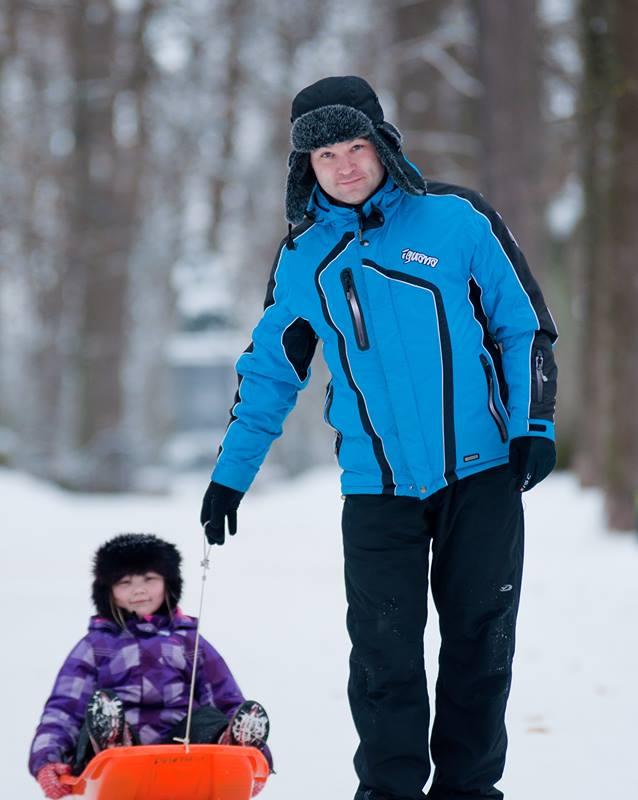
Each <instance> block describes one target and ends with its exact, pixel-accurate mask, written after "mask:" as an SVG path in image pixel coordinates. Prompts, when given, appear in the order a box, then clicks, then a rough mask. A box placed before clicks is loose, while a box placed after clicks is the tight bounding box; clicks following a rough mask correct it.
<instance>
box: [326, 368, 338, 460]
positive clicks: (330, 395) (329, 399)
mask: <svg viewBox="0 0 638 800" xmlns="http://www.w3.org/2000/svg"><path fill="white" fill-rule="evenodd" d="M333 396H334V387H333V385H332V382H330V383H329V384H328V388H327V389H326V402H325V403H324V406H323V418H324V420H325V421H326V422H327V423H328V425H330V427H331V428H332V429H333V430H334V432H335V443H334V453H335V455H336V456H338V455H339V449H340V447H341V440H342V439H343V436H342V435H341V432H340V431H338V430H337V429H336V428H335V426H334V425H333V424H332V422H331V421H330V409H331V408H332V399H333Z"/></svg>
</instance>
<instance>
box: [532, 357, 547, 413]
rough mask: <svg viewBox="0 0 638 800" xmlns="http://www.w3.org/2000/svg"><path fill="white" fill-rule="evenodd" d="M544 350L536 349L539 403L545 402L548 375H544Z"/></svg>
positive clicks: (537, 395)
mask: <svg viewBox="0 0 638 800" xmlns="http://www.w3.org/2000/svg"><path fill="white" fill-rule="evenodd" d="M543 361H544V359H543V352H542V350H537V351H536V358H535V363H536V399H537V400H538V402H539V403H542V402H543V388H544V387H543V384H544V383H547V376H546V375H543Z"/></svg>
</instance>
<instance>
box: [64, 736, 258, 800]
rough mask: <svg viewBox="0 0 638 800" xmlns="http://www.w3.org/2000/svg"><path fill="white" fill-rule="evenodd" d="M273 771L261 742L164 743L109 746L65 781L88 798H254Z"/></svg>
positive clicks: (130, 799)
mask: <svg viewBox="0 0 638 800" xmlns="http://www.w3.org/2000/svg"><path fill="white" fill-rule="evenodd" d="M268 774H269V768H268V762H267V761H266V759H265V758H264V756H263V754H262V753H261V752H260V751H259V750H257V748H255V747H237V746H235V747H232V746H229V745H219V744H193V745H190V746H189V748H188V751H187V749H186V747H185V746H184V745H181V744H174V745H173V744H162V745H141V746H137V747H114V748H112V749H110V750H103V751H102V752H101V753H98V754H97V755H96V756H95V758H94V759H92V760H91V761H90V762H89V764H88V766H87V768H86V769H85V770H84V772H83V773H82V775H80V776H79V777H77V778H74V777H72V776H70V775H63V776H61V780H62V782H63V783H64V784H66V785H67V786H70V787H71V794H72V795H78V796H81V797H84V798H85V800H250V797H251V796H252V795H253V794H255V793H256V791H259V790H260V789H261V788H263V785H264V784H265V782H266V780H267V779H268Z"/></svg>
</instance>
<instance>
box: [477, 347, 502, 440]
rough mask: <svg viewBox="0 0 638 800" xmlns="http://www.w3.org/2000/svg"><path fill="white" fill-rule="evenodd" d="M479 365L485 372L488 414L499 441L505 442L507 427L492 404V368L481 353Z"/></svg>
mask: <svg viewBox="0 0 638 800" xmlns="http://www.w3.org/2000/svg"><path fill="white" fill-rule="evenodd" d="M480 359H481V364H482V365H483V371H484V372H485V377H486V378H487V407H488V408H489V411H490V414H491V415H492V419H493V420H494V422H495V423H496V426H497V427H498V432H499V434H500V436H501V441H502V442H506V441H507V427H506V425H505V423H504V422H503V417H502V416H501V415H500V413H499V410H498V408H497V407H496V403H495V402H494V375H493V374H492V368H491V367H490V363H489V361H488V360H487V358H486V357H485V356H484V355H483V354H482V353H481V356H480Z"/></svg>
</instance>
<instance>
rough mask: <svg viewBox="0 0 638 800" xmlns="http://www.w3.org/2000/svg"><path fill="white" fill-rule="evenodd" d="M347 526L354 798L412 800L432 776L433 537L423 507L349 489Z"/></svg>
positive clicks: (344, 521)
mask: <svg viewBox="0 0 638 800" xmlns="http://www.w3.org/2000/svg"><path fill="white" fill-rule="evenodd" d="M342 527H343V544H344V557H345V580H346V597H347V600H348V612H347V627H348V632H349V634H350V639H351V642H352V651H351V655H350V679H349V682H348V697H349V700H350V708H351V711H352V717H353V720H354V724H355V727H356V729H357V732H358V734H359V738H360V744H359V747H358V749H357V752H356V754H355V757H354V765H355V769H356V772H357V775H358V777H359V781H360V786H359V790H358V792H357V798H359V797H363V795H364V792H365V790H366V789H374V790H376V791H377V792H378V793H380V794H382V795H384V796H386V795H387V796H390V797H392V798H397V800H399V799H401V800H403V798H405V799H406V800H413V799H414V800H416V799H417V798H423V793H422V789H423V786H424V785H425V783H426V781H427V779H428V776H429V773H430V762H429V754H428V726H429V705H428V696H427V687H426V680H425V668H424V653H423V633H424V628H425V623H426V618H427V591H428V551H429V544H430V540H429V537H428V535H427V533H426V531H425V529H424V524H423V503H421V502H420V501H419V500H416V499H414V498H406V497H388V496H383V495H350V496H348V497H347V498H346V500H345V504H344V509H343V518H342Z"/></svg>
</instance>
